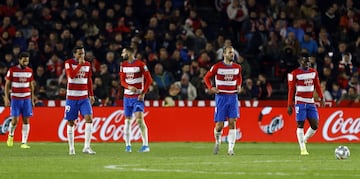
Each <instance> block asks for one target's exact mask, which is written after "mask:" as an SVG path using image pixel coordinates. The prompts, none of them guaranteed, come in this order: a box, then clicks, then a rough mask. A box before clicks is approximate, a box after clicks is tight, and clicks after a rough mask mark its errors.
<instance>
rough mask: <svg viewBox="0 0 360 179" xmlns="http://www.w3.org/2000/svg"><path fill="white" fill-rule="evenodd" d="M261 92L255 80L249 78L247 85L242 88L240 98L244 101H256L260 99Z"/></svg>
mask: <svg viewBox="0 0 360 179" xmlns="http://www.w3.org/2000/svg"><path fill="white" fill-rule="evenodd" d="M259 92H260V91H259V88H258V87H257V86H256V84H254V82H253V80H252V79H251V78H247V79H246V81H245V85H244V86H242V87H241V91H240V94H239V98H240V99H244V100H256V99H258V98H259V94H260V93H259Z"/></svg>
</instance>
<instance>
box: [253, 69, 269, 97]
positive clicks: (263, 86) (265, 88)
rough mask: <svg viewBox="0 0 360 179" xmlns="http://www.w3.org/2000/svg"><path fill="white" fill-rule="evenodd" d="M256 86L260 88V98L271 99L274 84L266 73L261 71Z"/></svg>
mask: <svg viewBox="0 0 360 179" xmlns="http://www.w3.org/2000/svg"><path fill="white" fill-rule="evenodd" d="M256 86H257V88H258V89H259V93H260V94H259V99H261V100H264V99H270V97H271V94H272V85H271V83H270V82H268V81H267V79H266V76H265V74H263V73H260V74H259V75H258V79H257V81H256Z"/></svg>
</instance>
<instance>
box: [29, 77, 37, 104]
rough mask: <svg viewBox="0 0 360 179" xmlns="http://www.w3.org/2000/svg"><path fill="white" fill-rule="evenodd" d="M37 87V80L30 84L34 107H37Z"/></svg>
mask: <svg viewBox="0 0 360 179" xmlns="http://www.w3.org/2000/svg"><path fill="white" fill-rule="evenodd" d="M35 86H36V82H35V80H32V81H31V82H30V90H31V103H32V105H33V106H35V100H36V98H35Z"/></svg>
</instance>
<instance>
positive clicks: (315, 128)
mask: <svg viewBox="0 0 360 179" xmlns="http://www.w3.org/2000/svg"><path fill="white" fill-rule="evenodd" d="M310 127H311V129H313V130H314V131H315V130H317V129H318V127H319V126H318V125H317V124H316V125H313V126H310Z"/></svg>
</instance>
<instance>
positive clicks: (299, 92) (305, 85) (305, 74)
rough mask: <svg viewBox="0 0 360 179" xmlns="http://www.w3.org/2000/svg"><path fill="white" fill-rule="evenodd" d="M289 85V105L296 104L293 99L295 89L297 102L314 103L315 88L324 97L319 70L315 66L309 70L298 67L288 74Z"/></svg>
mask: <svg viewBox="0 0 360 179" xmlns="http://www.w3.org/2000/svg"><path fill="white" fill-rule="evenodd" d="M288 85H289V93H288V105H289V106H291V105H293V104H294V102H293V100H294V94H295V91H296V94H295V104H298V103H314V97H313V95H314V91H315V90H316V92H317V93H318V94H319V97H320V98H323V93H322V91H321V88H320V81H319V76H318V72H317V71H316V70H315V69H314V68H308V69H307V70H305V69H303V68H298V69H295V70H293V71H292V72H291V73H289V74H288Z"/></svg>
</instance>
